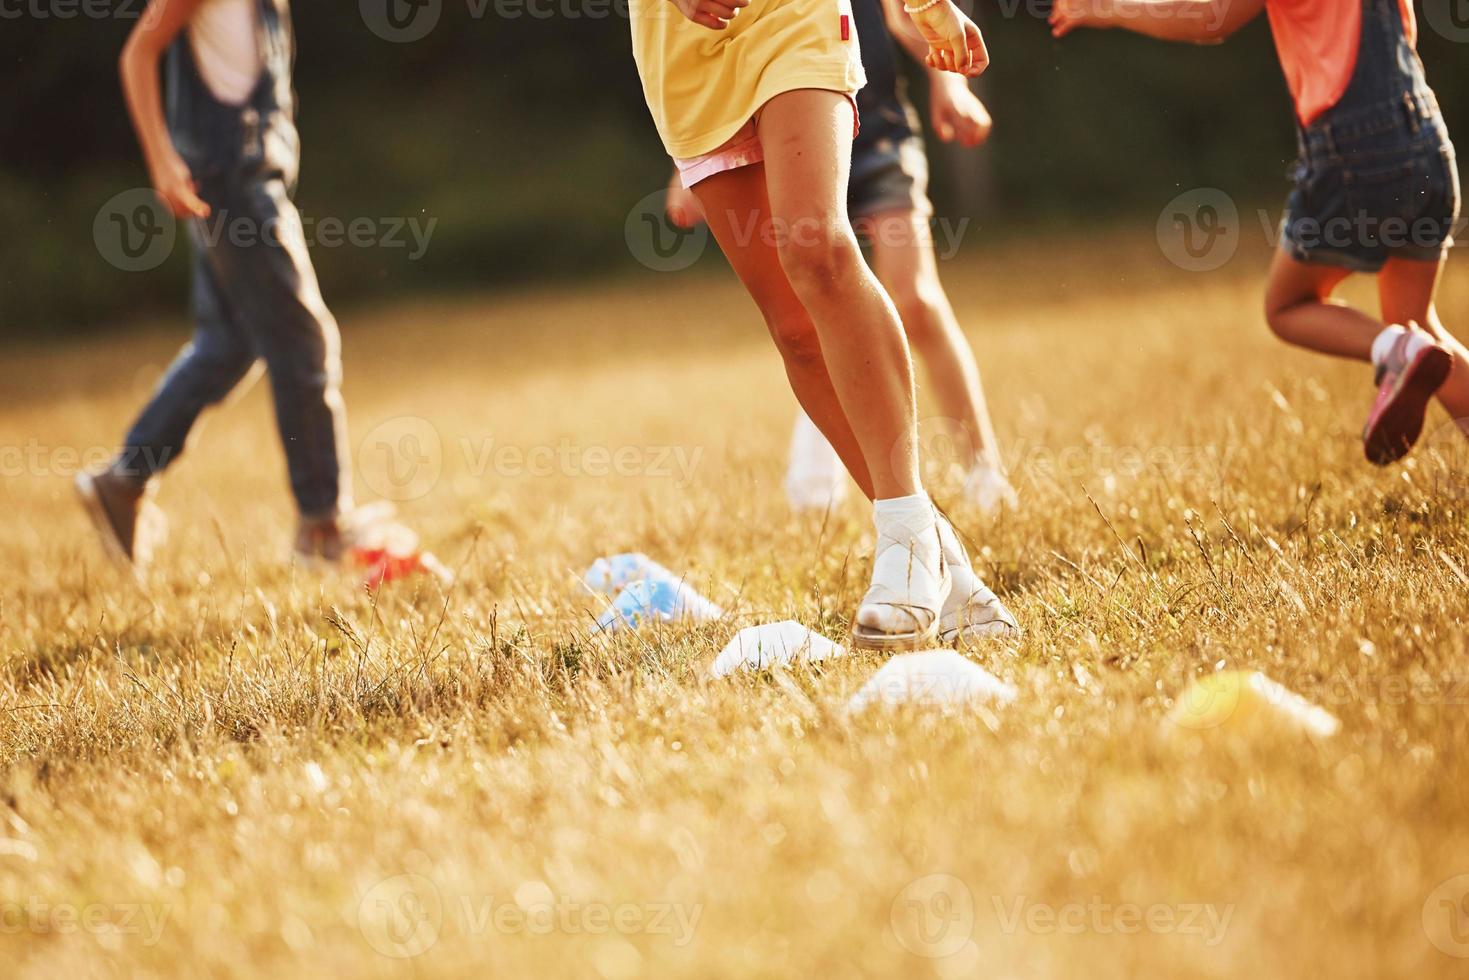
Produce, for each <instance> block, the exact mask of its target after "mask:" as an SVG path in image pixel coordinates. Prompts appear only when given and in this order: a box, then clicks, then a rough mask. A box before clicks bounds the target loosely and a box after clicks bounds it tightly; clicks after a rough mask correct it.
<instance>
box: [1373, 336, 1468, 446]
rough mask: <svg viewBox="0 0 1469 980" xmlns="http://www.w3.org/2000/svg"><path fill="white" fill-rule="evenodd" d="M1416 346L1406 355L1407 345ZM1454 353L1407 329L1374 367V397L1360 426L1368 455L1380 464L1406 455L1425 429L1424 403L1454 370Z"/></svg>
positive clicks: (1425, 408)
mask: <svg viewBox="0 0 1469 980" xmlns="http://www.w3.org/2000/svg"><path fill="white" fill-rule="evenodd" d="M1415 340H1416V341H1417V344H1416V347H1417V349H1416V350H1415V351H1413V353H1412V354H1409V348H1410V345H1412V344H1413V342H1414V341H1415ZM1453 366H1454V356H1453V355H1452V354H1450V353H1449V352H1448V350H1447V349H1446V348H1444V347H1440V346H1439V345H1438V344H1436V343H1434V342H1433V341H1432V340H1429V339H1427V338H1426V337H1425V335H1424V334H1423V333H1421V332H1418V333H1413V332H1410V333H1405V334H1403V335H1402V336H1401V337H1399V338H1398V339H1397V342H1396V343H1394V344H1393V346H1392V350H1390V351H1389V352H1388V355H1387V359H1386V360H1384V361H1383V363H1381V364H1379V365H1378V366H1377V401H1376V403H1375V404H1373V406H1372V414H1371V415H1369V416H1368V417H1367V426H1366V427H1365V428H1364V429H1363V430H1362V447H1363V449H1365V450H1366V453H1367V459H1368V460H1369V461H1370V462H1372V463H1375V464H1377V465H1378V466H1386V465H1387V464H1389V463H1396V462H1397V461H1398V460H1400V459H1402V458H1403V457H1404V456H1406V455H1407V454H1408V450H1410V449H1412V448H1413V444H1414V443H1415V442H1417V441H1418V436H1419V435H1420V434H1422V432H1423V416H1424V415H1425V413H1427V411H1428V402H1429V401H1430V400H1431V399H1432V398H1433V396H1434V394H1435V393H1436V392H1437V391H1438V389H1439V388H1440V387H1442V386H1443V383H1444V382H1445V381H1446V380H1448V377H1449V371H1450V370H1452V369H1453Z"/></svg>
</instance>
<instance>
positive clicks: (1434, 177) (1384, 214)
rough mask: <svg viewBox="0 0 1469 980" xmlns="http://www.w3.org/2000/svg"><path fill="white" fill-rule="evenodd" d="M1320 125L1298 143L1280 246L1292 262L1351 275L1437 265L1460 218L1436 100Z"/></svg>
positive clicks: (1338, 116)
mask: <svg viewBox="0 0 1469 980" xmlns="http://www.w3.org/2000/svg"><path fill="white" fill-rule="evenodd" d="M1327 120H1329V121H1323V122H1318V123H1314V124H1312V125H1311V126H1308V127H1306V128H1304V129H1303V130H1302V131H1301V134H1300V144H1301V155H1300V159H1299V160H1298V161H1297V162H1296V164H1295V166H1294V168H1293V169H1292V172H1291V177H1292V178H1293V179H1294V181H1295V189H1294V190H1293V191H1292V192H1291V195H1290V200H1289V203H1288V205H1287V210H1286V218H1285V222H1284V225H1283V228H1282V236H1281V243H1282V247H1283V248H1284V249H1285V250H1286V251H1287V253H1288V254H1289V255H1290V256H1291V258H1293V259H1296V260H1297V261H1299V262H1312V263H1322V264H1326V265H1334V266H1339V267H1341V268H1344V269H1349V270H1351V271H1353V272H1377V271H1379V270H1380V269H1381V268H1382V266H1383V264H1384V263H1385V262H1387V260H1388V259H1390V258H1400V259H1417V260H1424V261H1437V260H1439V259H1441V258H1442V257H1443V255H1444V253H1445V251H1446V250H1447V249H1448V248H1449V247H1450V246H1452V245H1453V229H1454V225H1455V223H1456V222H1457V220H1458V217H1459V173H1458V168H1457V161H1456V160H1455V156H1454V145H1453V143H1452V142H1451V141H1450V140H1449V135H1448V131H1447V129H1446V128H1445V126H1444V122H1443V117H1442V115H1441V114H1440V113H1439V110H1438V105H1437V103H1436V102H1435V101H1434V100H1433V97H1432V96H1431V95H1411V96H1407V97H1405V98H1404V99H1403V100H1402V101H1396V102H1392V103H1389V104H1383V105H1377V106H1373V107H1369V108H1366V109H1362V110H1356V111H1351V112H1347V113H1332V114H1329V115H1328V117H1327Z"/></svg>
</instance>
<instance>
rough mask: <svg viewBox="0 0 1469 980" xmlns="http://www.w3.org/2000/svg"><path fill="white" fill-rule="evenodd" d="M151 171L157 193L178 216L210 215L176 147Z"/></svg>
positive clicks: (203, 216)
mask: <svg viewBox="0 0 1469 980" xmlns="http://www.w3.org/2000/svg"><path fill="white" fill-rule="evenodd" d="M148 170H149V174H150V177H151V179H152V181H153V192H154V193H155V194H157V195H158V199H159V200H160V201H162V202H163V206H164V207H166V208H168V210H169V213H171V214H172V215H173V216H174V217H175V218H207V217H209V205H207V204H205V203H204V201H203V200H201V199H200V197H199V189H198V187H197V186H196V185H195V184H194V175H193V174H192V173H190V172H189V165H188V164H187V163H184V158H183V157H181V156H179V155H178V153H177V152H175V151H174V150H173V148H172V147H170V148H169V149H168V151H167V152H165V153H164V154H163V159H161V160H159V161H157V162H156V163H154V164H152V165H150V166H149V168H148Z"/></svg>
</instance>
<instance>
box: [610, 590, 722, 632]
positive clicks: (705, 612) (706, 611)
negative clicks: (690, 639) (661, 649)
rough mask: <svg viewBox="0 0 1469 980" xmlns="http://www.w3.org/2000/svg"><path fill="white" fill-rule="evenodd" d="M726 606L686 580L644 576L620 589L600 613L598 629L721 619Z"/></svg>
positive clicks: (632, 627)
mask: <svg viewBox="0 0 1469 980" xmlns="http://www.w3.org/2000/svg"><path fill="white" fill-rule="evenodd" d="M723 615H724V610H723V609H720V608H719V607H718V606H716V605H715V604H714V603H712V602H710V601H709V600H708V599H706V598H704V597H703V596H702V595H700V594H699V593H698V592H696V591H695V590H694V589H693V587H692V586H690V585H689V584H688V583H687V582H680V581H675V580H673V579H665V578H656V579H642V580H640V581H637V582H633V583H632V584H630V585H628V587H627V588H625V589H623V590H622V591H621V592H620V593H618V595H617V598H616V599H614V600H613V601H612V605H611V606H609V607H608V608H607V611H606V612H604V613H602V615H600V616H598V617H597V629H598V630H600V631H602V632H607V633H612V632H616V631H618V630H620V629H625V628H631V629H637V628H638V627H639V626H642V625H643V624H644V623H646V622H662V623H668V622H674V621H675V620H681V619H682V620H693V621H696V622H697V621H702V620H710V619H718V618H719V617H720V616H723Z"/></svg>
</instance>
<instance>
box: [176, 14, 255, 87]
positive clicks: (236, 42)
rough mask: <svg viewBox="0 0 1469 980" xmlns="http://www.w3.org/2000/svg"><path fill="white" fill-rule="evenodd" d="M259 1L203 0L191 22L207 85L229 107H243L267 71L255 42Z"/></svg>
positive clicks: (191, 40)
mask: <svg viewBox="0 0 1469 980" xmlns="http://www.w3.org/2000/svg"><path fill="white" fill-rule="evenodd" d="M256 2H257V0H204V2H203V3H202V4H200V5H199V9H198V10H196V11H194V16H193V18H192V19H191V20H190V21H189V43H190V45H191V46H192V47H193V49H194V61H195V63H196V64H198V66H199V74H201V75H203V76H204V84H205V85H208V86H209V91H210V92H212V93H213V94H214V97H215V98H216V99H219V100H220V101H221V102H224V103H225V104H227V105H243V104H244V103H245V102H246V101H247V100H249V98H250V95H251V93H253V92H254V91H255V83H256V82H258V81H259V80H260V72H261V70H262V68H263V67H264V66H263V64H262V61H261V56H260V49H259V45H258V43H257V40H256V17H257V15H258V11H257V9H256Z"/></svg>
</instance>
